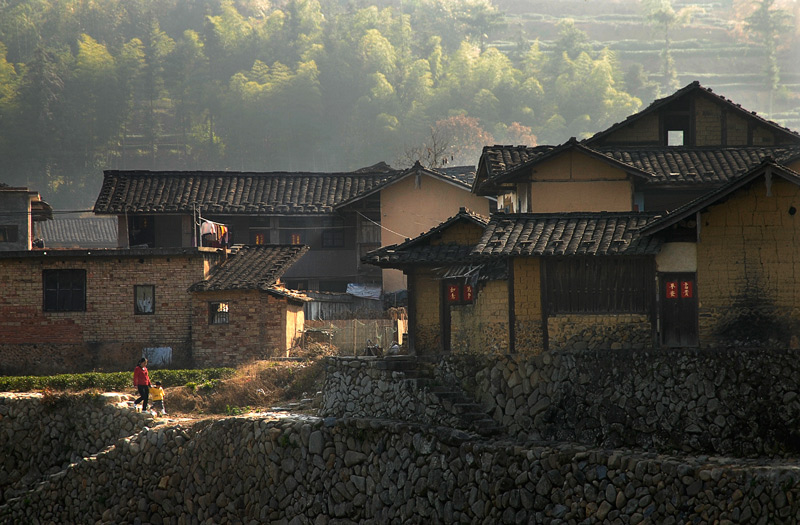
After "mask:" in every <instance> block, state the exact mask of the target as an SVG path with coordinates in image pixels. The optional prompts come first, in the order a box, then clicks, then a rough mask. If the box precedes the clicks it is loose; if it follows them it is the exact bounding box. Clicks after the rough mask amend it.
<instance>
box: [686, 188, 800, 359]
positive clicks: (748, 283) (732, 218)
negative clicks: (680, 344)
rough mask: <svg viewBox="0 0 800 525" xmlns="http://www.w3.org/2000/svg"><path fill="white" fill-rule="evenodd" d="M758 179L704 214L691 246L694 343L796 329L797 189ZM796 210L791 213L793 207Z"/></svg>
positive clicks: (787, 337) (799, 306)
mask: <svg viewBox="0 0 800 525" xmlns="http://www.w3.org/2000/svg"><path fill="white" fill-rule="evenodd" d="M770 193H771V196H768V195H767V187H766V184H765V182H764V179H760V180H759V181H757V182H755V183H754V184H752V185H751V186H750V187H749V188H748V189H746V190H744V191H740V192H738V193H736V194H735V195H733V196H732V197H731V198H730V199H729V200H728V201H727V202H726V205H725V206H714V207H711V208H710V209H709V211H708V212H706V213H704V214H703V215H702V218H701V220H702V223H701V225H700V242H699V243H698V245H697V293H698V297H699V331H700V344H701V345H703V346H725V345H737V346H753V345H760V344H764V343H770V342H774V343H777V344H781V345H788V344H790V343H791V341H792V338H793V336H794V337H795V338H796V337H797V334H800V280H798V279H797V274H798V269H800V254H798V253H797V250H795V249H793V247H794V246H797V244H798V242H800V239H798V237H797V235H798V233H797V232H798V231H800V214H798V213H797V210H798V209H800V188H798V187H797V186H796V185H795V184H792V183H789V182H787V181H785V180H783V179H780V178H777V177H776V178H775V179H774V180H773V181H772V184H771V188H770ZM793 209H794V210H795V213H794V214H793V213H792V210H793Z"/></svg>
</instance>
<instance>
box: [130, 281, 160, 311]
mask: <svg viewBox="0 0 800 525" xmlns="http://www.w3.org/2000/svg"><path fill="white" fill-rule="evenodd" d="M133 311H134V313H135V314H136V315H150V314H154V313H156V287H155V286H154V285H152V284H137V285H135V286H134V287H133Z"/></svg>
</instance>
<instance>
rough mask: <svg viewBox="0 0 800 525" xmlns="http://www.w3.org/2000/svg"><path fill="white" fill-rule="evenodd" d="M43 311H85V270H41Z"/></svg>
mask: <svg viewBox="0 0 800 525" xmlns="http://www.w3.org/2000/svg"><path fill="white" fill-rule="evenodd" d="M42 283H43V285H44V311H45V312H85V311H86V270H43V271H42Z"/></svg>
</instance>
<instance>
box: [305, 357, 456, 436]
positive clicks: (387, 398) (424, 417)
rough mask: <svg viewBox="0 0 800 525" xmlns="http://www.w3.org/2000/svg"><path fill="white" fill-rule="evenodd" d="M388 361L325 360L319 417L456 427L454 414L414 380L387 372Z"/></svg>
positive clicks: (361, 358) (346, 358)
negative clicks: (323, 386) (393, 420)
mask: <svg viewBox="0 0 800 525" xmlns="http://www.w3.org/2000/svg"><path fill="white" fill-rule="evenodd" d="M390 360H391V358H389V360H386V359H375V358H368V357H339V358H331V359H326V360H325V388H324V389H323V398H322V406H321V407H320V415H322V416H337V417H342V416H347V417H354V418H381V419H397V420H401V421H411V422H416V423H425V424H429V425H442V426H449V427H453V428H459V427H460V425H461V421H460V419H459V417H458V415H457V414H455V413H453V412H450V411H448V410H446V409H445V408H444V407H443V406H442V404H441V403H440V401H439V400H438V399H437V398H436V397H435V396H433V395H432V394H431V392H430V391H429V390H428V389H426V388H420V387H419V386H418V382H417V380H416V378H413V377H411V378H410V377H409V376H408V375H407V374H406V373H405V372H403V371H395V370H390V369H389V367H388V363H390V362H391V361H390Z"/></svg>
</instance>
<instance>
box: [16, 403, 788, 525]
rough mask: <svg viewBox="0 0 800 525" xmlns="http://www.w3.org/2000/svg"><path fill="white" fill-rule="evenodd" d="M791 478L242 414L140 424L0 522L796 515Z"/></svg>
mask: <svg viewBox="0 0 800 525" xmlns="http://www.w3.org/2000/svg"><path fill="white" fill-rule="evenodd" d="M9 424H11V423H8V422H6V421H5V419H4V420H3V422H2V425H3V426H4V430H7V428H6V425H9ZM798 479H800V474H798V472H797V470H796V468H795V467H794V466H784V465H780V464H772V465H758V464H756V462H755V461H753V460H722V459H709V458H703V457H699V458H686V457H671V456H659V455H655V454H652V453H630V452H618V451H617V452H615V451H606V450H599V449H591V448H587V447H582V446H578V445H572V444H563V445H548V444H544V443H536V442H524V443H522V442H519V443H512V442H487V441H479V440H475V438H474V436H471V435H469V434H466V433H464V432H459V431H455V430H452V429H448V428H443V427H433V426H423V425H415V424H408V423H403V422H390V421H378V420H360V419H358V420H354V419H339V420H336V419H334V418H329V419H325V420H320V419H317V418H306V419H294V418H290V419H284V420H274V419H272V420H271V419H269V418H265V417H256V416H254V417H237V418H229V419H224V420H218V421H215V422H213V423H211V424H210V425H208V426H206V427H204V428H203V429H202V430H199V431H197V430H195V429H193V428H182V427H180V426H173V427H163V426H162V427H158V428H153V429H150V428H145V429H143V430H142V431H140V432H138V433H136V434H135V435H133V436H131V437H128V438H124V439H121V440H118V441H116V443H115V444H114V445H113V446H110V447H108V448H106V449H104V450H103V451H101V452H100V453H98V454H96V455H93V456H89V457H86V458H83V459H81V460H79V461H76V462H74V463H72V464H70V465H69V466H68V467H67V468H66V469H64V470H62V471H60V472H58V473H56V474H53V475H51V476H48V477H46V478H45V479H43V480H42V482H41V483H39V484H37V485H36V486H34V487H31V489H30V490H28V491H27V492H25V493H24V494H21V495H20V496H19V497H15V498H13V499H10V500H8V501H6V502H5V504H3V505H0V522H2V523H116V524H127V523H154V524H162V523H209V524H211V523H284V524H288V523H292V524H295V523H315V524H326V523H412V524H413V523H425V524H430V523H459V522H460V523H492V524H494V523H634V524H635V523H659V524H666V525H670V524H675V523H797V522H798V521H800V486H799V485H798Z"/></svg>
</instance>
